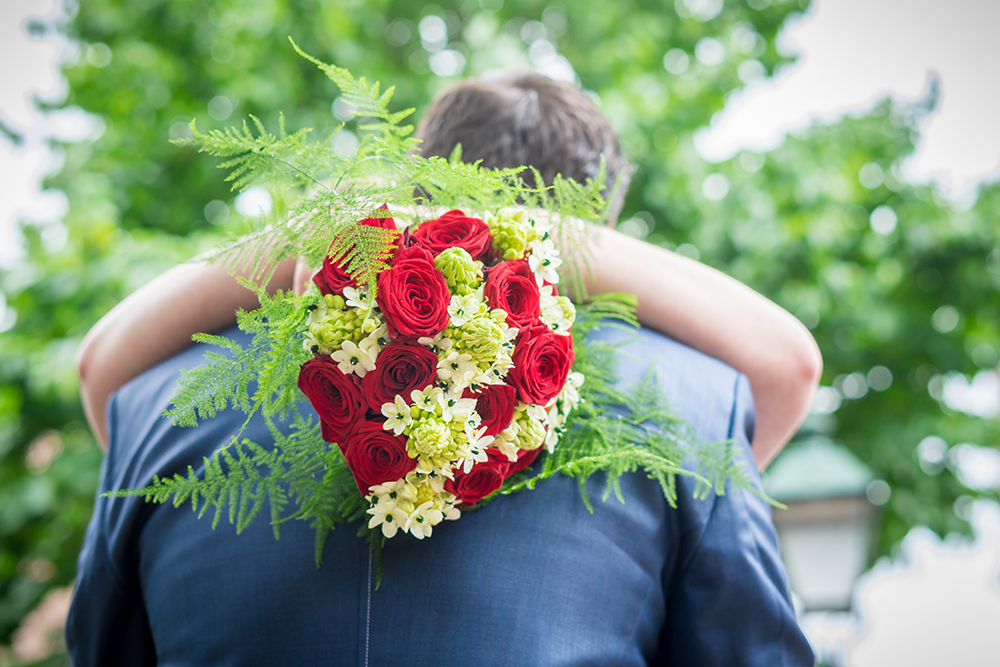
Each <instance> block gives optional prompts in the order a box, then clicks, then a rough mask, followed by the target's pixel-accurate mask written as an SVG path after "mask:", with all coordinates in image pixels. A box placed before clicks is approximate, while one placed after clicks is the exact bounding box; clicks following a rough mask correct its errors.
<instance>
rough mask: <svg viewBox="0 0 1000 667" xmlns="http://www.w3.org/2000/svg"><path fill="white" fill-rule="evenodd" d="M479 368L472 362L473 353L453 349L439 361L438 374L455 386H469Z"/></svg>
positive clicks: (441, 378) (440, 377)
mask: <svg viewBox="0 0 1000 667" xmlns="http://www.w3.org/2000/svg"><path fill="white" fill-rule="evenodd" d="M478 372H479V369H478V368H476V365H475V364H474V363H472V355H469V354H459V353H458V352H455V351H452V352H450V353H449V354H448V356H447V357H445V358H444V359H442V360H440V361H439V362H438V368H437V375H438V378H439V379H440V380H443V381H444V382H450V383H451V384H453V385H454V386H455V387H467V386H469V384H470V383H471V382H472V379H473V378H475V377H476V374H477V373H478Z"/></svg>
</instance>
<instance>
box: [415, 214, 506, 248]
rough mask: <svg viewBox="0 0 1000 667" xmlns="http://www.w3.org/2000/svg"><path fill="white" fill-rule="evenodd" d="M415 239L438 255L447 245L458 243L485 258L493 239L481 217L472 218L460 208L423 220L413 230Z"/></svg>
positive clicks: (458, 245)
mask: <svg viewBox="0 0 1000 667" xmlns="http://www.w3.org/2000/svg"><path fill="white" fill-rule="evenodd" d="M412 238H413V242H414V243H416V244H418V245H421V246H423V247H424V248H427V249H428V250H429V251H431V253H433V254H434V255H435V256H436V255H437V254H438V253H439V252H441V251H442V250H445V249H446V248H452V247H455V246H457V247H459V248H462V249H463V250H465V251H466V252H468V253H469V254H470V255H472V259H478V260H482V259H483V258H484V257H485V256H486V255H487V253H489V251H490V248H491V246H492V243H493V237H492V236H491V235H490V228H489V225H487V224H486V223H485V222H483V221H482V220H480V219H479V218H470V217H468V216H467V215H465V214H464V213H462V212H461V211H457V210H456V211H448V212H447V213H445V214H444V215H442V216H441V217H440V218H438V219H437V220H428V221H427V222H423V223H421V224H420V226H419V227H417V229H416V231H414V232H413V237H412Z"/></svg>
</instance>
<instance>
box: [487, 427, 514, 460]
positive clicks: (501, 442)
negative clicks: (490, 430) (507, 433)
mask: <svg viewBox="0 0 1000 667" xmlns="http://www.w3.org/2000/svg"><path fill="white" fill-rule="evenodd" d="M493 446H494V447H496V448H497V449H499V450H500V453H502V454H503V455H504V456H506V457H507V460H508V461H510V462H511V463H513V462H514V461H517V452H518V451H519V450H520V448H519V447H518V446H517V441H516V440H509V439H507V438H505V437H504V436H503V433H501V434H500V437H498V438H497V439H495V440H494V441H493Z"/></svg>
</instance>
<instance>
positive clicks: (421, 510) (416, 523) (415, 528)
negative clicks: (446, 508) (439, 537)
mask: <svg viewBox="0 0 1000 667" xmlns="http://www.w3.org/2000/svg"><path fill="white" fill-rule="evenodd" d="M442 519H444V514H443V513H442V512H441V510H438V509H434V502H433V501H431V500H428V501H427V502H425V503H422V504H421V505H420V506H419V507H417V508H416V509H415V510H413V511H412V512H411V513H410V516H408V517H407V518H406V524H405V525H404V526H403V530H408V531H409V532H410V534H411V535H413V536H414V537H415V538H417V539H418V540H422V539H424V538H425V537H430V536H431V532H432V531H433V527H434V526H435V525H437V524H439V523H441V520H442Z"/></svg>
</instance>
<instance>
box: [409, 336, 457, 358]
mask: <svg viewBox="0 0 1000 667" xmlns="http://www.w3.org/2000/svg"><path fill="white" fill-rule="evenodd" d="M417 342H418V343H420V344H421V345H423V346H424V347H426V348H427V349H429V350H430V351H431V352H433V353H434V354H437V355H440V354H441V353H442V352H447V351H448V350H450V349H451V345H452V343H451V339H450V338H444V336H443V334H438V335H437V336H434V337H433V338H429V337H428V336H422V337H420V338H418V339H417Z"/></svg>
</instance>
